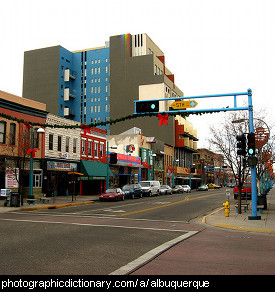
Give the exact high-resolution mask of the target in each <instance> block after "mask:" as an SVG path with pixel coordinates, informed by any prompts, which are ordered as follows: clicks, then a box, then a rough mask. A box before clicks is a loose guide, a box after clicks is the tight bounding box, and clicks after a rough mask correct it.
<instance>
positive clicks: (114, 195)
mask: <svg viewBox="0 0 275 292" xmlns="http://www.w3.org/2000/svg"><path fill="white" fill-rule="evenodd" d="M124 196H125V194H124V192H123V191H122V189H120V188H109V189H107V190H106V191H105V193H103V194H101V195H100V196H99V200H100V201H105V200H106V201H109V200H114V201H118V200H124Z"/></svg>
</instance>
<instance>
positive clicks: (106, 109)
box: [105, 104, 108, 113]
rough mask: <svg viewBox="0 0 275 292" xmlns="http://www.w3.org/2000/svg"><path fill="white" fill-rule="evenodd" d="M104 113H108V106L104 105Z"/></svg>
mask: <svg viewBox="0 0 275 292" xmlns="http://www.w3.org/2000/svg"><path fill="white" fill-rule="evenodd" d="M105 112H106V113H107V112H108V104H105Z"/></svg>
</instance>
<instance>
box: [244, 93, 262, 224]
mask: <svg viewBox="0 0 275 292" xmlns="http://www.w3.org/2000/svg"><path fill="white" fill-rule="evenodd" d="M247 95H248V107H249V110H248V112H249V132H250V133H254V125H253V105H252V90H251V89H250V88H249V89H248V90H247ZM253 157H255V155H253ZM257 199H258V194H257V178H256V166H251V200H252V216H248V220H260V219H261V216H257Z"/></svg>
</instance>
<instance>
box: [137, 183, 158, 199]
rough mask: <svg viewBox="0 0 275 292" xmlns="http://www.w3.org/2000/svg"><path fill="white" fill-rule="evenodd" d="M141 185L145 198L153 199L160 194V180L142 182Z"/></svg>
mask: <svg viewBox="0 0 275 292" xmlns="http://www.w3.org/2000/svg"><path fill="white" fill-rule="evenodd" d="M139 184H140V185H141V189H142V194H143V195H144V196H148V197H151V196H153V195H157V196H158V195H159V194H160V182H159V181H158V180H147V181H140V182H139Z"/></svg>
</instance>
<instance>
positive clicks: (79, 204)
mask: <svg viewBox="0 0 275 292" xmlns="http://www.w3.org/2000/svg"><path fill="white" fill-rule="evenodd" d="M89 204H94V201H89V202H80V203H68V204H60V205H48V206H40V207H30V208H21V209H20V210H21V211H33V210H40V209H58V208H64V207H71V206H81V205H89Z"/></svg>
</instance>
